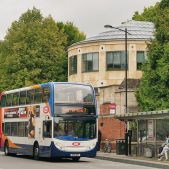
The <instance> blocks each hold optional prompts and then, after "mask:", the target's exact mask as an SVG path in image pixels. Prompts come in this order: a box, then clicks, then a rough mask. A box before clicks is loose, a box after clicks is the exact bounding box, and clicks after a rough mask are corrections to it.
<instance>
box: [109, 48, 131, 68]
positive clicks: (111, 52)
mask: <svg viewBox="0 0 169 169" xmlns="http://www.w3.org/2000/svg"><path fill="white" fill-rule="evenodd" d="M108 54H111V55H110V56H111V57H112V58H111V64H112V65H113V66H112V67H111V68H108V58H109V57H110V56H108ZM117 54H120V55H119V56H120V64H119V65H120V67H119V68H116V67H115V66H114V65H115V63H114V59H115V58H116V59H117V58H118V57H117ZM125 56H126V55H125V51H107V52H106V71H124V70H125V69H126V63H125V61H126V58H125ZM123 57H124V58H123ZM123 59H124V60H123ZM123 61H124V62H123ZM128 64H129V55H128V52H127V70H128ZM116 65H117V64H116Z"/></svg>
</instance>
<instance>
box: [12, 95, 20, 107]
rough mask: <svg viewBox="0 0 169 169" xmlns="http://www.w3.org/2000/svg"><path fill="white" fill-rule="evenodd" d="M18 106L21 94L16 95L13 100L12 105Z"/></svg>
mask: <svg viewBox="0 0 169 169" xmlns="http://www.w3.org/2000/svg"><path fill="white" fill-rule="evenodd" d="M18 104H19V93H14V94H13V99H12V105H13V106H18Z"/></svg>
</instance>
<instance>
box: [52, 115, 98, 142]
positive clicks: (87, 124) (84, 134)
mask: <svg viewBox="0 0 169 169" xmlns="http://www.w3.org/2000/svg"><path fill="white" fill-rule="evenodd" d="M55 119H56V118H55ZM53 131H54V137H55V138H58V139H61V140H79V141H80V140H81V141H83V140H89V139H94V138H96V119H87V118H85V119H62V120H59V122H57V120H54V130H53Z"/></svg>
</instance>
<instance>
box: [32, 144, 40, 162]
mask: <svg viewBox="0 0 169 169" xmlns="http://www.w3.org/2000/svg"><path fill="white" fill-rule="evenodd" d="M33 158H34V160H39V145H38V144H35V145H34V147H33Z"/></svg>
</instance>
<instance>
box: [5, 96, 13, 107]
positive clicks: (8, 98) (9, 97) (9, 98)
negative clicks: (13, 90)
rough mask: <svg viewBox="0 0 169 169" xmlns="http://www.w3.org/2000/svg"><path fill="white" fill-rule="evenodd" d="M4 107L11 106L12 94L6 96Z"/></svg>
mask: <svg viewBox="0 0 169 169" xmlns="http://www.w3.org/2000/svg"><path fill="white" fill-rule="evenodd" d="M6 106H12V94H7V97H6Z"/></svg>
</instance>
